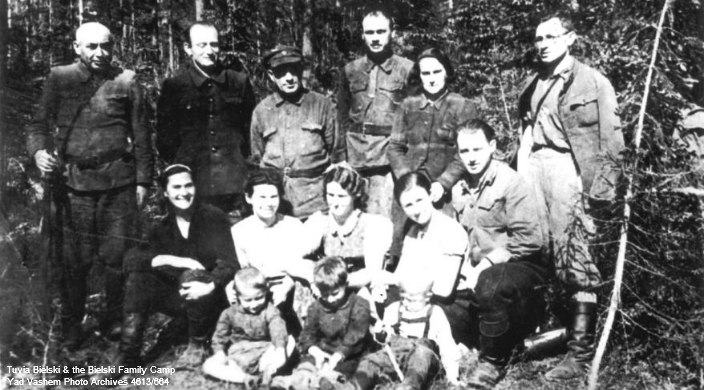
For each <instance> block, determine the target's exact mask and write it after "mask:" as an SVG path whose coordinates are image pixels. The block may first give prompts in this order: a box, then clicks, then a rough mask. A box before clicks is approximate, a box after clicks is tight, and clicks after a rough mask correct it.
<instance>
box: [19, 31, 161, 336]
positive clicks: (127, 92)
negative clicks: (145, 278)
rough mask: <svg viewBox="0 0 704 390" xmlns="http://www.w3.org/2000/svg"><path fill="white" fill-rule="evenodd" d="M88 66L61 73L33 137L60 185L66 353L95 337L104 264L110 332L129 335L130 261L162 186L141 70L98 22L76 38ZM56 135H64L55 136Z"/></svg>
mask: <svg viewBox="0 0 704 390" xmlns="http://www.w3.org/2000/svg"><path fill="white" fill-rule="evenodd" d="M73 48H74V50H75V52H76V55H77V56H78V57H79V61H78V62H76V63H73V64H71V65H66V66H59V67H55V68H52V69H51V73H50V74H49V77H48V78H47V80H46V83H45V86H44V92H43V95H42V97H41V100H40V102H39V106H38V110H37V111H36V114H35V115H34V118H33V120H32V122H31V124H30V126H29V128H28V130H27V150H28V153H29V155H30V156H31V157H32V158H33V159H34V162H35V163H36V165H37V167H38V168H39V170H40V171H41V172H42V174H43V175H45V176H46V177H51V178H53V179H54V180H52V182H53V185H52V187H53V198H54V203H55V206H56V214H55V215H54V216H53V217H52V218H51V220H52V221H54V222H55V226H52V228H53V231H54V233H53V238H54V244H56V246H55V253H56V257H57V258H56V259H54V260H55V263H56V265H57V266H58V267H59V269H58V272H59V276H60V281H61V282H60V291H61V321H62V326H61V328H62V331H63V342H64V346H65V347H66V348H67V349H69V350H73V349H77V348H78V347H79V346H80V344H81V342H82V341H83V340H84V339H85V338H84V337H83V334H82V333H83V332H82V329H81V322H82V320H83V316H84V314H85V303H86V294H87V278H88V275H89V272H90V270H91V267H92V266H94V265H96V264H101V265H102V266H103V267H104V268H102V270H101V274H102V275H103V280H104V290H105V295H106V306H107V307H106V309H107V310H106V313H105V314H104V316H103V318H102V320H101V322H102V324H101V325H102V326H101V328H102V330H103V332H105V333H107V334H115V335H117V334H118V333H119V324H120V322H119V321H120V317H121V311H122V299H123V283H124V277H123V273H122V261H123V255H124V253H125V251H126V249H127V247H128V245H129V243H130V241H129V237H131V236H132V235H133V232H134V221H135V218H136V216H137V211H138V208H140V207H141V206H142V204H143V203H144V201H145V199H146V196H147V189H148V188H149V185H150V184H151V181H152V160H153V159H152V152H151V150H152V149H151V144H150V137H151V136H150V132H149V127H148V125H147V117H146V115H145V110H144V104H143V98H142V91H141V89H140V87H139V84H138V82H137V80H136V75H135V73H134V72H133V71H131V70H124V69H121V68H118V67H116V66H114V65H113V64H112V62H111V61H112V48H113V40H112V35H111V33H110V31H109V30H108V28H107V27H105V26H103V25H102V24H100V23H95V22H90V23H85V24H83V25H81V26H80V27H79V28H78V29H77V30H76V41H75V42H74V43H73ZM55 129H58V130H57V131H56V132H55Z"/></svg>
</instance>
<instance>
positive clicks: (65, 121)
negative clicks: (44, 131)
mask: <svg viewBox="0 0 704 390" xmlns="http://www.w3.org/2000/svg"><path fill="white" fill-rule="evenodd" d="M80 99H81V95H80V93H79V92H78V91H70V90H69V91H61V92H60V93H59V103H58V109H57V113H56V120H57V124H58V125H59V126H70V125H71V123H72V122H73V119H74V118H75V117H76V114H77V112H78V108H79V104H80Z"/></svg>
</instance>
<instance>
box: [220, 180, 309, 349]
mask: <svg viewBox="0 0 704 390" xmlns="http://www.w3.org/2000/svg"><path fill="white" fill-rule="evenodd" d="M281 183H282V182H281V178H280V176H279V175H278V173H277V172H275V171H273V170H268V169H259V170H256V171H253V172H251V173H250V175H249V177H248V178H247V182H246V183H245V187H244V190H245V200H246V201H247V203H248V204H249V205H251V207H252V212H253V214H252V215H251V216H249V217H247V218H245V219H243V220H242V221H240V222H239V223H237V224H235V225H234V226H232V228H231V234H232V240H233V241H234V242H235V248H236V251H237V258H238V260H239V262H240V264H241V265H242V267H255V268H257V269H259V270H260V271H261V272H262V273H263V274H264V276H265V277H266V278H267V281H268V282H269V284H270V286H271V288H270V290H271V294H272V301H273V303H274V305H276V306H278V307H279V309H281V311H282V315H283V316H284V319H285V320H286V323H287V326H288V330H289V333H291V334H294V335H298V332H300V329H301V324H300V322H299V321H298V319H302V318H304V317H305V313H306V310H307V305H308V303H310V302H312V296H311V295H310V293H309V290H308V289H307V288H305V289H304V288H298V289H294V286H295V285H296V281H298V282H300V281H306V282H307V283H306V284H310V282H311V280H312V278H313V266H314V265H313V262H312V261H309V260H304V259H303V255H304V254H305V253H304V252H305V249H304V245H303V233H302V232H303V224H302V223H301V222H300V221H299V220H298V219H297V218H294V217H290V216H287V215H282V214H280V213H278V210H279V206H280V204H281V194H282V193H283V190H282V187H281V186H282V184H281ZM227 290H228V291H230V290H231V289H230V288H228V289H227ZM294 291H295V292H296V294H298V296H296V297H295V299H294V296H293V294H294ZM297 318H298V319H297Z"/></svg>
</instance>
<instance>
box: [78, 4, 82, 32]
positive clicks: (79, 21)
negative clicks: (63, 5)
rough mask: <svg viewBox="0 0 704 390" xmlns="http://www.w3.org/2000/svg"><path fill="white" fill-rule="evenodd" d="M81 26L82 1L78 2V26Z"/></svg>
mask: <svg viewBox="0 0 704 390" xmlns="http://www.w3.org/2000/svg"><path fill="white" fill-rule="evenodd" d="M81 24H83V0H78V25H79V26H80V25H81Z"/></svg>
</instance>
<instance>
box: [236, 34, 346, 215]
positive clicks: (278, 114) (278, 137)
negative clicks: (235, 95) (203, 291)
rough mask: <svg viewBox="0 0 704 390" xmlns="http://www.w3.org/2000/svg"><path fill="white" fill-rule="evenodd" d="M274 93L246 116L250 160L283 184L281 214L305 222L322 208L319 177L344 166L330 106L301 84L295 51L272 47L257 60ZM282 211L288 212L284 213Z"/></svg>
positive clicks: (327, 100) (297, 56)
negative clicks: (249, 119) (274, 173)
mask: <svg viewBox="0 0 704 390" xmlns="http://www.w3.org/2000/svg"><path fill="white" fill-rule="evenodd" d="M263 57H264V58H263V62H264V66H265V67H266V68H267V69H268V74H269V78H270V79H271V81H272V82H273V83H274V84H275V85H276V92H274V93H273V94H271V95H269V96H268V97H266V98H265V99H264V100H262V101H261V102H260V103H259V104H258V105H257V107H256V108H255V109H254V113H253V114H252V125H251V129H250V134H251V144H252V160H253V161H255V162H256V163H258V164H259V165H260V166H261V167H268V168H275V169H277V170H278V171H279V172H280V173H281V174H282V176H283V178H284V194H283V195H284V199H283V200H285V201H286V203H284V204H282V206H283V207H284V210H283V211H284V212H285V213H289V214H292V215H293V216H294V217H297V218H307V217H308V216H310V215H311V214H313V213H314V212H316V211H318V210H323V209H325V208H326V207H327V206H326V204H325V198H324V193H325V188H324V183H323V173H324V172H325V169H327V167H328V166H329V165H330V163H331V162H338V161H341V160H344V149H343V146H342V145H343V144H341V142H340V141H341V140H340V137H339V136H338V135H337V134H336V130H337V129H336V126H337V124H336V119H335V112H334V108H333V104H332V102H331V101H330V100H329V99H328V98H326V97H324V96H323V95H321V94H319V93H316V92H312V91H310V90H308V89H307V88H305V87H304V86H303V84H302V74H303V65H302V55H301V51H300V50H299V49H298V48H295V47H291V46H281V45H279V46H276V47H275V48H274V49H272V50H270V51H268V52H267V53H265V54H264V56H263ZM287 208H288V209H287Z"/></svg>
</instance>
